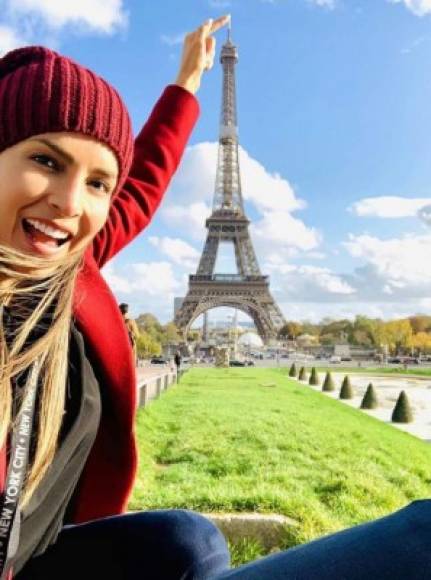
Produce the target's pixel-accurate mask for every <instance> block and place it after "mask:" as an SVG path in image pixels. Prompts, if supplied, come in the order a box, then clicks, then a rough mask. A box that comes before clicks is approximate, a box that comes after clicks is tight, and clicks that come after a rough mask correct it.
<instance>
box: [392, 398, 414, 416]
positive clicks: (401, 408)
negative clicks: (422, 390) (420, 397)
mask: <svg viewBox="0 0 431 580" xmlns="http://www.w3.org/2000/svg"><path fill="white" fill-rule="evenodd" d="M412 421H413V411H412V408H411V406H410V402H409V399H408V397H407V395H406V393H405V391H401V393H400V395H399V397H398V400H397V403H396V405H395V408H394V410H393V412H392V422H393V423H411V422H412Z"/></svg>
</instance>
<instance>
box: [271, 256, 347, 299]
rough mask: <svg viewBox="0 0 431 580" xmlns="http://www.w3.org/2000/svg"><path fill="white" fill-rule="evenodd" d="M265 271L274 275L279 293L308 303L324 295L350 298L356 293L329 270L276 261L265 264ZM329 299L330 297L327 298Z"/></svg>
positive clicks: (322, 297)
mask: <svg viewBox="0 0 431 580" xmlns="http://www.w3.org/2000/svg"><path fill="white" fill-rule="evenodd" d="M265 270H266V271H268V272H270V273H271V276H273V275H275V279H276V281H277V282H276V283H277V286H278V287H279V292H280V293H282V294H284V295H288V296H291V297H295V298H296V299H297V300H298V299H302V300H304V301H309V300H313V299H318V298H320V299H322V300H323V299H324V295H325V294H326V295H331V297H332V298H333V297H334V295H337V296H340V295H341V296H343V295H344V296H350V295H352V294H355V293H356V289H355V288H353V286H351V285H350V284H349V283H348V282H347V281H346V280H343V278H342V277H341V276H340V275H338V274H336V273H334V272H332V271H331V270H330V269H329V268H322V267H318V266H310V265H300V266H298V265H296V264H288V263H283V262H281V260H279V259H276V260H275V261H270V262H267V263H265ZM327 298H330V296H327Z"/></svg>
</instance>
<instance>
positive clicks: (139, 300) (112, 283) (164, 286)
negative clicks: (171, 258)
mask: <svg viewBox="0 0 431 580" xmlns="http://www.w3.org/2000/svg"><path fill="white" fill-rule="evenodd" d="M101 273H102V276H103V277H104V278H105V280H106V282H107V283H108V285H109V287H110V288H111V290H112V291H113V293H114V295H115V297H116V299H117V302H128V303H129V304H130V305H131V315H132V316H138V314H141V313H143V312H152V313H154V314H155V315H156V316H158V317H160V319H161V320H162V321H165V322H167V321H168V320H171V319H172V318H173V304H174V297H175V296H183V295H184V292H185V290H186V288H187V277H186V276H180V277H178V278H176V277H175V272H174V269H173V267H172V264H171V263H170V262H166V261H160V262H138V263H132V264H123V265H122V266H120V262H119V260H118V258H115V259H114V260H111V261H110V262H108V264H107V265H106V266H104V268H102V270H101Z"/></svg>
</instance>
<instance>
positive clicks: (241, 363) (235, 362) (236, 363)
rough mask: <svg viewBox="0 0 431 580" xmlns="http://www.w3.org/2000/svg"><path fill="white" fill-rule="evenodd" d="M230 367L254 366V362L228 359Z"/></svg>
mask: <svg viewBox="0 0 431 580" xmlns="http://www.w3.org/2000/svg"><path fill="white" fill-rule="evenodd" d="M229 366H230V367H254V362H253V361H252V360H236V359H233V360H231V361H229Z"/></svg>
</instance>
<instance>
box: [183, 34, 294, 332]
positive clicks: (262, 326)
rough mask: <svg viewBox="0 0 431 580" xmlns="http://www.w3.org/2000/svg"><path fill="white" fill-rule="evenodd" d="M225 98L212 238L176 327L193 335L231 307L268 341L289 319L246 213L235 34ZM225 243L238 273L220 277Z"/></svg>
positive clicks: (227, 48)
mask: <svg viewBox="0 0 431 580" xmlns="http://www.w3.org/2000/svg"><path fill="white" fill-rule="evenodd" d="M220 62H221V64H222V67H223V98H222V111H221V119H220V136H219V150H218V161H217V173H216V183H215V192H214V201H213V210H212V214H211V216H210V217H209V218H208V219H207V220H206V224H205V225H206V228H207V237H206V241H205V245H204V249H203V252H202V255H201V258H200V261H199V266H198V269H197V272H196V274H194V275H190V276H189V287H188V292H187V295H186V297H185V298H184V300H183V303H182V305H181V307H180V308H179V309H178V311H177V313H176V315H175V320H174V322H175V324H176V325H177V327H178V328H179V329H180V330H182V331H183V333H184V335H185V336H186V335H187V332H188V330H189V328H190V326H191V325H192V323H193V322H194V320H196V318H197V317H198V316H200V315H201V314H204V313H205V312H207V311H208V310H210V309H212V308H218V307H220V306H228V307H232V308H236V309H238V310H241V311H242V312H245V313H246V314H248V315H249V316H250V317H251V318H252V320H253V322H254V324H255V326H256V329H257V331H258V333H259V335H260V336H261V338H262V339H263V340H264V342H268V341H269V340H270V339H274V338H276V336H277V332H278V330H279V329H280V328H281V326H283V324H284V322H285V320H284V317H283V315H282V313H281V311H280V309H279V307H278V305H277V303H276V302H275V300H274V298H273V297H272V295H271V293H270V290H269V277H268V276H263V275H262V274H261V271H260V268H259V264H258V261H257V258H256V254H255V252H254V248H253V244H252V241H251V238H250V234H249V229H248V228H249V224H250V221H249V219H248V218H247V217H246V215H245V212H244V205H243V198H242V191H241V177H240V167H239V155H238V128H237V113H236V85H235V65H236V63H237V62H238V51H237V48H236V46H235V45H234V44H233V43H232V40H231V35H230V30H229V31H228V39H227V42H226V43H225V44H224V45H223V46H222V50H221V56H220ZM220 243H230V244H232V245H233V248H234V252H235V263H236V269H237V273H236V274H223V273H220V274H218V273H215V264H216V259H217V253H218V250H219V247H220Z"/></svg>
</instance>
